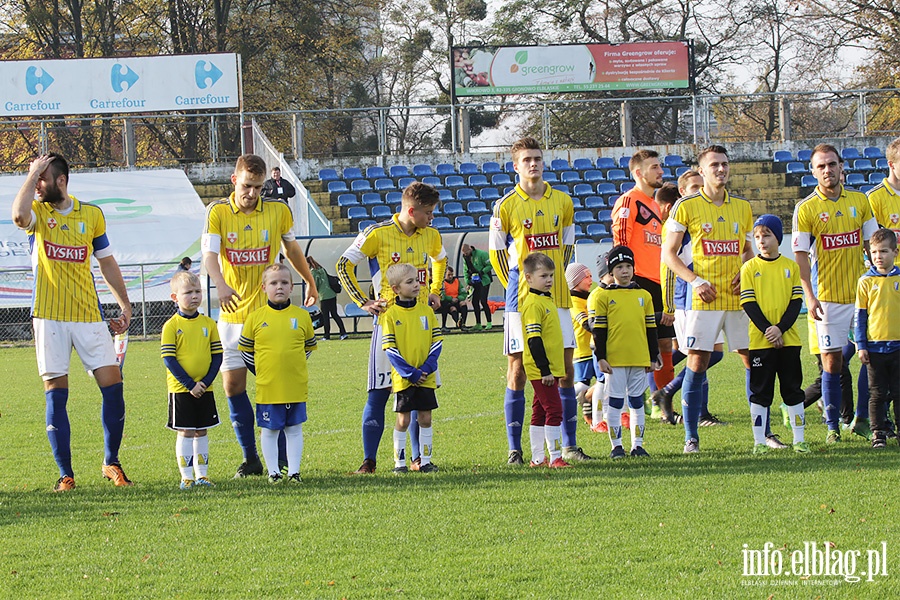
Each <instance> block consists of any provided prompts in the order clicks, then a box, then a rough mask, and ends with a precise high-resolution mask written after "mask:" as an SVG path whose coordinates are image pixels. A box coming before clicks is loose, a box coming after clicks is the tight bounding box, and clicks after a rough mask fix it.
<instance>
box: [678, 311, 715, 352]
mask: <svg viewBox="0 0 900 600" xmlns="http://www.w3.org/2000/svg"><path fill="white" fill-rule="evenodd" d="M685 319H687V311H684V310H681V309H676V310H675V325H674V327H675V339H676V340H677V341H678V347H679V348H684V349H685V352H684V354H687V336H686V335H685V334H684V322H685ZM716 343H717V344H724V343H725V332H723V331H719V335H718V337H716Z"/></svg>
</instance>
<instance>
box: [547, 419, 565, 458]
mask: <svg viewBox="0 0 900 600" xmlns="http://www.w3.org/2000/svg"><path fill="white" fill-rule="evenodd" d="M544 438H545V439H546V440H547V449H548V450H549V451H550V462H553V461H554V460H556V459H557V458H562V425H547V426H546V427H544Z"/></svg>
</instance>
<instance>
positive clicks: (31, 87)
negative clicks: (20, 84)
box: [25, 67, 53, 96]
mask: <svg viewBox="0 0 900 600" xmlns="http://www.w3.org/2000/svg"><path fill="white" fill-rule="evenodd" d="M52 84H53V78H52V77H50V73H48V72H47V71H45V70H44V69H42V68H40V67H28V70H27V71H25V90H26V91H27V92H28V94H29V95H30V96H36V95H37V94H38V93H41V94H43V93H44V92H46V91H47V88H48V87H50V85H52ZM38 86H40V91H39V90H38Z"/></svg>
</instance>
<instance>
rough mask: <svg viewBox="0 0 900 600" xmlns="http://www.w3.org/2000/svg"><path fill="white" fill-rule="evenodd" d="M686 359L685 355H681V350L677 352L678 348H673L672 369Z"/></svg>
mask: <svg viewBox="0 0 900 600" xmlns="http://www.w3.org/2000/svg"><path fill="white" fill-rule="evenodd" d="M686 358H687V354H682V352H681V350H679V349H678V348H675V349H674V350H672V366H673V367H674V366H675V365H677V364H678V363H680V362H681V361H683V360H684V359H686Z"/></svg>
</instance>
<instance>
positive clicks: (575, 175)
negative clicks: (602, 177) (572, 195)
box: [559, 171, 581, 183]
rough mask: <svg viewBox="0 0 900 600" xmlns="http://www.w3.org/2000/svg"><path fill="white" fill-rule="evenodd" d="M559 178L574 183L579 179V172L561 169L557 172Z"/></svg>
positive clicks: (564, 181)
mask: <svg viewBox="0 0 900 600" xmlns="http://www.w3.org/2000/svg"><path fill="white" fill-rule="evenodd" d="M559 180H560V181H562V182H563V183H576V182H579V181H581V174H580V173H579V172H578V171H563V172H562V173H560V174H559Z"/></svg>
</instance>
